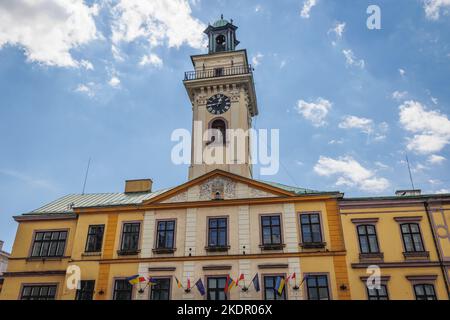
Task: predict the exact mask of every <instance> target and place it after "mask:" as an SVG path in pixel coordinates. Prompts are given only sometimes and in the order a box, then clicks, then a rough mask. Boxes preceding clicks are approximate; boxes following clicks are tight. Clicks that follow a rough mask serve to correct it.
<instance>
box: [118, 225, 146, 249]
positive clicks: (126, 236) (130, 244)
mask: <svg viewBox="0 0 450 320" xmlns="http://www.w3.org/2000/svg"><path fill="white" fill-rule="evenodd" d="M140 229H141V224H140V223H139V222H131V223H130V222H128V223H124V224H123V232H122V244H121V247H120V249H121V251H125V252H126V251H128V252H134V251H137V250H138V248H139V232H140Z"/></svg>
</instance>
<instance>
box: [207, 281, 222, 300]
mask: <svg viewBox="0 0 450 320" xmlns="http://www.w3.org/2000/svg"><path fill="white" fill-rule="evenodd" d="M226 282H227V277H208V279H207V289H206V290H207V298H208V300H227V295H226V294H225V291H224V289H225V283H226Z"/></svg>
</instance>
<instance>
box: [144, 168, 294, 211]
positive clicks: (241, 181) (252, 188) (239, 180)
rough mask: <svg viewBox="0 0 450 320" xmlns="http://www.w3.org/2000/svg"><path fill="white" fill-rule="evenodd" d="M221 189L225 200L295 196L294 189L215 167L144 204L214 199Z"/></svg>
mask: <svg viewBox="0 0 450 320" xmlns="http://www.w3.org/2000/svg"><path fill="white" fill-rule="evenodd" d="M218 190H219V191H220V193H221V197H222V199H223V200H234V199H254V198H275V197H288V196H295V193H293V192H290V191H286V190H284V189H281V188H277V187H274V186H272V185H269V184H266V183H263V182H260V181H256V180H253V179H249V178H245V177H242V176H239V175H235V174H232V173H229V172H226V171H222V170H214V171H211V172H209V173H207V174H205V175H203V176H200V177H198V178H196V179H193V180H191V181H188V182H186V183H184V184H182V185H180V186H178V187H175V188H172V189H170V190H168V191H166V192H164V193H162V194H160V195H159V196H157V197H155V198H153V199H149V200H148V201H146V202H144V204H150V203H151V204H156V203H183V202H196V201H210V200H214V198H215V195H216V192H217V191H218Z"/></svg>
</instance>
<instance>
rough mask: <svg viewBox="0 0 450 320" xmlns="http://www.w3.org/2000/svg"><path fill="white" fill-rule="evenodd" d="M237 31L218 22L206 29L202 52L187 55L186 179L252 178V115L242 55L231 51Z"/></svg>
mask: <svg viewBox="0 0 450 320" xmlns="http://www.w3.org/2000/svg"><path fill="white" fill-rule="evenodd" d="M236 30H237V27H236V26H235V25H233V20H231V21H227V20H224V19H223V16H222V17H221V19H220V20H218V21H216V22H215V23H214V24H213V25H209V26H208V28H206V30H205V31H204V32H205V33H206V34H207V36H208V40H209V41H208V53H207V54H201V55H194V56H191V61H192V64H193V66H194V71H189V72H186V73H185V77H184V81H183V83H184V86H185V88H186V91H187V93H188V95H189V99H190V101H191V104H192V113H193V117H192V120H193V121H192V128H193V130H192V131H193V134H192V144H191V165H190V167H189V180H191V179H195V178H197V177H199V176H201V175H203V174H205V173H207V172H209V171H212V170H215V169H221V170H224V171H228V172H231V173H234V174H238V175H241V176H244V177H247V178H251V177H252V161H251V152H250V135H249V129H251V128H252V118H253V117H254V116H256V115H257V114H258V107H257V102H256V93H255V84H254V81H253V69H252V67H251V66H250V65H249V63H248V57H247V51H246V50H245V49H243V50H236V46H237V45H238V44H239V41H238V40H237V39H236Z"/></svg>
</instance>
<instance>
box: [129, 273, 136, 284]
mask: <svg viewBox="0 0 450 320" xmlns="http://www.w3.org/2000/svg"><path fill="white" fill-rule="evenodd" d="M127 281H128V282H129V283H130V284H131V285H133V284H138V283H139V275H138V274H135V275H134V276H131V277H129V278H127Z"/></svg>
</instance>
